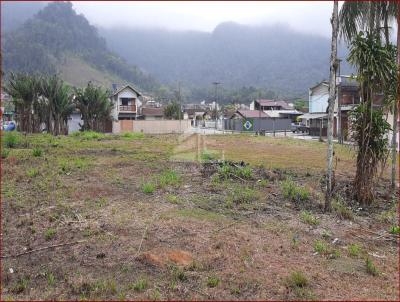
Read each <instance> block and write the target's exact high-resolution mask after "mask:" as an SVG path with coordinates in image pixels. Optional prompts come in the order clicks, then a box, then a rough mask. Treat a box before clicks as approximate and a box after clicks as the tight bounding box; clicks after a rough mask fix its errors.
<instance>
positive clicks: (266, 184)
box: [258, 179, 269, 188]
mask: <svg viewBox="0 0 400 302" xmlns="http://www.w3.org/2000/svg"><path fill="white" fill-rule="evenodd" d="M268 184H269V182H268V180H267V179H261V180H260V181H259V182H258V185H259V186H260V187H262V188H265V187H267V186H268Z"/></svg>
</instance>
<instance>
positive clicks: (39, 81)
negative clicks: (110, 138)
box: [4, 73, 113, 135]
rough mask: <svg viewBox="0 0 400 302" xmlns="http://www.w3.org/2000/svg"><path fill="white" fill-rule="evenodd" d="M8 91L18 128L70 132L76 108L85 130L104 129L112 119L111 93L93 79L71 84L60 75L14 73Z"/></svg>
mask: <svg viewBox="0 0 400 302" xmlns="http://www.w3.org/2000/svg"><path fill="white" fill-rule="evenodd" d="M4 90H5V91H6V92H7V93H8V94H9V95H10V96H11V97H12V101H13V102H14V106H15V113H16V120H17V122H18V123H17V124H18V130H19V131H22V132H27V133H37V132H41V131H42V130H43V128H44V129H45V130H46V131H47V132H49V133H51V134H53V135H60V134H67V133H68V119H69V117H70V115H71V114H72V113H73V112H74V111H75V110H77V111H79V112H80V114H81V117H82V121H83V124H82V125H81V129H82V130H94V131H104V129H105V124H106V122H107V121H108V120H110V114H111V110H112V106H113V104H112V102H111V100H110V99H109V92H108V91H107V90H105V89H103V88H102V87H99V86H95V85H93V84H92V83H91V82H89V83H88V84H87V86H86V87H85V88H77V87H71V86H69V85H67V84H66V83H65V82H64V81H63V80H62V79H61V78H60V77H59V76H58V75H56V74H55V75H51V76H46V75H37V74H34V75H32V74H31V75H30V74H26V73H16V74H15V73H10V75H9V78H8V80H7V82H6V84H5V87H4Z"/></svg>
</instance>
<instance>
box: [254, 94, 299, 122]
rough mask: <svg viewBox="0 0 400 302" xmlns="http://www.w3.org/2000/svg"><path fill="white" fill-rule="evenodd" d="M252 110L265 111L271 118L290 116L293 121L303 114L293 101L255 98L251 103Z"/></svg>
mask: <svg viewBox="0 0 400 302" xmlns="http://www.w3.org/2000/svg"><path fill="white" fill-rule="evenodd" d="M250 110H256V111H263V112H265V113H266V114H267V115H268V116H269V117H271V118H289V119H291V120H292V121H295V120H296V117H298V116H300V115H302V114H303V113H302V112H300V111H298V110H296V109H295V108H294V105H293V103H287V102H285V101H278V100H263V99H261V100H255V101H253V102H252V103H251V104H250Z"/></svg>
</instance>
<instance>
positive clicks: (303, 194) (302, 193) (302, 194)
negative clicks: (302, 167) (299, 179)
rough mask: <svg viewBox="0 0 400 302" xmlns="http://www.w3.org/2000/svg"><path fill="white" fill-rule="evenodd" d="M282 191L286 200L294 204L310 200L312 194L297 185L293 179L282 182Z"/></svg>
mask: <svg viewBox="0 0 400 302" xmlns="http://www.w3.org/2000/svg"><path fill="white" fill-rule="evenodd" d="M281 191H282V194H283V196H284V197H285V198H287V199H289V200H291V201H293V202H299V201H307V200H309V198H310V192H309V191H308V190H307V189H306V188H304V187H300V186H298V185H296V184H295V183H294V182H293V180H291V179H287V180H285V181H282V182H281Z"/></svg>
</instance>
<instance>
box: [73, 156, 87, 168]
mask: <svg viewBox="0 0 400 302" xmlns="http://www.w3.org/2000/svg"><path fill="white" fill-rule="evenodd" d="M73 162H74V165H75V167H77V168H78V169H81V170H83V169H85V168H87V167H88V166H89V161H88V160H87V159H86V158H76V159H74V161H73Z"/></svg>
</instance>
